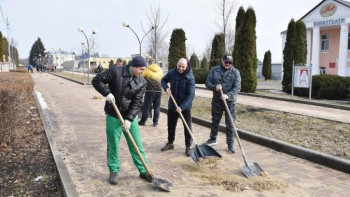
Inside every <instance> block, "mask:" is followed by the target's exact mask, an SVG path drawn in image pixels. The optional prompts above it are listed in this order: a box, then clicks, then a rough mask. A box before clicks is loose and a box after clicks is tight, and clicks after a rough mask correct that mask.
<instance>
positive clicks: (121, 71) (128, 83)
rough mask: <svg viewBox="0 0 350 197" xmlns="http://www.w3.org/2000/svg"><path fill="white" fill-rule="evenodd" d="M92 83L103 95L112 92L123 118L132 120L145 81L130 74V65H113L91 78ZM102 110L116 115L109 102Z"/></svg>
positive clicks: (138, 107) (140, 101)
mask: <svg viewBox="0 0 350 197" xmlns="http://www.w3.org/2000/svg"><path fill="white" fill-rule="evenodd" d="M106 84H108V87H107V86H106ZM92 85H93V86H94V88H95V89H96V90H97V91H98V92H99V93H101V94H102V95H103V96H107V95H108V94H109V93H112V94H113V96H114V97H115V103H116V105H117V107H118V109H119V111H120V113H121V114H122V116H123V118H124V119H126V120H129V121H133V120H134V118H135V117H136V115H137V114H138V113H139V111H140V106H141V103H142V100H143V94H144V93H145V90H146V85H147V82H146V80H145V79H144V78H143V77H142V76H140V77H135V76H131V74H130V66H129V65H126V66H114V67H112V68H110V69H108V70H106V71H105V72H102V73H99V74H97V75H96V76H95V77H94V78H93V79H92ZM104 110H105V112H106V113H107V114H109V115H112V116H115V117H117V114H116V113H115V111H114V109H113V106H112V105H111V104H110V103H109V102H106V104H105V108H104Z"/></svg>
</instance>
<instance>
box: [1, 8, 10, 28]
mask: <svg viewBox="0 0 350 197" xmlns="http://www.w3.org/2000/svg"><path fill="white" fill-rule="evenodd" d="M0 12H1V16H2V19H3V20H4V23H5V25H8V24H7V22H6V20H5V17H4V14H3V12H2V9H1V6H0Z"/></svg>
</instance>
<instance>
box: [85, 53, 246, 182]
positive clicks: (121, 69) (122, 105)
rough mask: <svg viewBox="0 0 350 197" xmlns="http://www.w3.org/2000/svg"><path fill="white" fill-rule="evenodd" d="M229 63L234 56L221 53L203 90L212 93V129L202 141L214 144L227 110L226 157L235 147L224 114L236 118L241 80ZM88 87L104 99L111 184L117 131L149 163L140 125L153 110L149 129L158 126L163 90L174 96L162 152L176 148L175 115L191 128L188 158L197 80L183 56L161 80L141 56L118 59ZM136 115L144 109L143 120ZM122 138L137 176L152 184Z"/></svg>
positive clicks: (115, 174) (114, 174) (115, 164)
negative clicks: (220, 58) (124, 63)
mask: <svg viewBox="0 0 350 197" xmlns="http://www.w3.org/2000/svg"><path fill="white" fill-rule="evenodd" d="M232 62H233V60H232V56H231V55H230V54H225V55H224V56H223V57H222V61H221V65H217V66H215V67H213V68H212V69H211V70H210V71H209V75H208V77H207V80H206V87H207V88H208V89H209V90H211V91H212V92H213V98H212V104H211V105H212V126H211V132H210V135H209V136H210V138H209V140H208V141H207V142H205V143H203V144H205V145H209V146H212V145H215V144H217V139H216V138H217V135H218V129H219V128H218V127H219V123H220V120H221V118H222V114H223V112H225V119H226V121H225V123H226V144H227V150H228V152H229V153H235V150H234V146H233V143H234V137H235V136H234V131H233V125H231V123H230V121H229V118H228V116H230V115H231V116H232V117H233V118H234V119H235V106H236V100H237V94H238V92H239V91H240V89H241V76H240V73H239V71H238V70H237V69H236V68H235V67H234V66H233V65H232ZM107 84H108V86H107ZM92 85H93V86H94V88H95V89H96V90H97V91H98V92H99V93H100V94H102V95H103V96H104V97H105V98H106V103H105V107H104V111H105V113H106V136H107V166H108V168H109V172H110V176H109V182H110V184H113V185H115V184H117V183H118V179H119V174H120V162H119V154H118V146H119V141H120V137H121V133H124V135H125V136H126V132H130V133H131V135H132V137H133V139H134V141H135V143H136V146H137V148H138V149H139V151H140V153H141V155H142V158H143V160H144V161H145V163H146V164H148V161H147V159H146V156H145V151H144V148H143V146H142V141H141V137H140V127H139V125H141V126H145V125H146V121H147V119H148V117H150V113H151V111H152V110H151V109H152V106H153V117H152V120H153V126H154V127H157V125H158V120H159V112H160V103H161V102H160V101H161V96H162V90H164V91H165V92H166V93H167V94H168V95H169V96H170V97H173V98H174V100H175V102H176V103H174V102H173V100H172V99H171V98H169V102H168V112H167V117H168V118H167V125H168V139H167V143H166V144H165V146H164V147H162V148H161V151H168V150H171V149H174V144H173V143H174V141H175V133H176V125H177V121H178V117H179V115H180V114H182V116H183V117H184V121H186V124H187V125H188V126H189V129H190V130H191V131H189V130H187V129H186V127H185V125H184V135H185V155H186V156H190V147H191V143H192V139H191V135H190V133H189V132H193V131H192V126H191V125H192V115H191V109H192V102H193V99H194V96H195V77H194V75H193V71H192V69H191V66H190V65H189V64H188V61H187V60H186V59H185V58H180V59H179V60H178V62H177V66H176V68H174V69H171V70H169V71H168V72H167V73H166V74H165V75H164V76H163V71H162V69H161V68H160V67H159V66H158V65H157V64H155V62H154V61H153V60H150V61H149V62H148V65H147V62H146V60H145V59H144V58H143V57H142V56H136V57H134V58H133V59H132V60H131V62H129V64H127V65H124V66H123V65H122V60H121V61H120V65H118V61H117V64H116V66H114V67H112V68H110V69H107V70H105V71H103V72H100V73H99V74H97V75H96V76H95V77H94V78H93V80H92ZM221 92H222V93H221ZM224 100H225V101H226V102H227V104H228V107H229V111H230V114H227V112H226V111H225V106H224V102H223V101H224ZM112 103H114V104H115V105H116V106H117V108H118V109H119V111H120V113H121V116H122V119H123V120H120V119H119V118H118V115H117V114H116V111H115V110H114V108H113V105H112ZM140 111H142V116H141V117H140V121H138V117H137V116H138V114H139V112H140ZM184 124H185V123H184ZM126 140H127V143H128V146H129V151H130V154H131V156H132V158H133V161H134V165H135V166H136V167H137V168H138V171H139V173H140V178H142V179H144V180H146V181H149V182H151V181H152V177H151V176H150V175H149V174H147V173H146V169H145V167H144V166H143V164H142V162H141V159H140V158H139V157H138V154H137V151H136V150H135V149H134V148H133V146H132V142H131V141H130V139H129V138H128V137H127V136H126Z"/></svg>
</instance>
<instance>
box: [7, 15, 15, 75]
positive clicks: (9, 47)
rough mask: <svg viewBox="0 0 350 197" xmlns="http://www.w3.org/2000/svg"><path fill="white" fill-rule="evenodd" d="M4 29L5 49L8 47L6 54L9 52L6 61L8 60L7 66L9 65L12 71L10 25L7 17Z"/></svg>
mask: <svg viewBox="0 0 350 197" xmlns="http://www.w3.org/2000/svg"><path fill="white" fill-rule="evenodd" d="M6 29H7V47H8V52H9V56H8V60H9V64H10V69H14V68H12V63H11V61H12V58H11V39H10V23H9V18H8V17H7V23H6Z"/></svg>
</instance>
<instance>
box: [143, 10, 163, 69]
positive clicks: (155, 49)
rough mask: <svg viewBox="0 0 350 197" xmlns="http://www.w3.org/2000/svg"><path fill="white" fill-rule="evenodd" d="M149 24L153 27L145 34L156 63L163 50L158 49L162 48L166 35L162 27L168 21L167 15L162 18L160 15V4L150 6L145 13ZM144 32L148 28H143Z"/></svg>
mask: <svg viewBox="0 0 350 197" xmlns="http://www.w3.org/2000/svg"><path fill="white" fill-rule="evenodd" d="M146 17H147V20H148V24H149V26H152V27H153V28H154V30H153V31H151V33H150V34H148V35H147V38H148V40H149V45H150V46H149V47H150V52H151V55H152V57H153V58H154V60H155V62H156V63H158V58H159V57H160V55H161V54H163V52H161V51H160V49H164V46H166V45H165V42H164V40H165V37H166V36H167V35H168V33H167V32H164V27H165V25H166V23H167V21H168V17H166V18H164V16H163V15H162V11H161V8H160V5H158V7H154V6H151V8H150V11H149V13H147V14H146ZM142 29H143V30H144V32H146V31H148V29H147V28H146V30H145V28H143V27H142Z"/></svg>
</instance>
